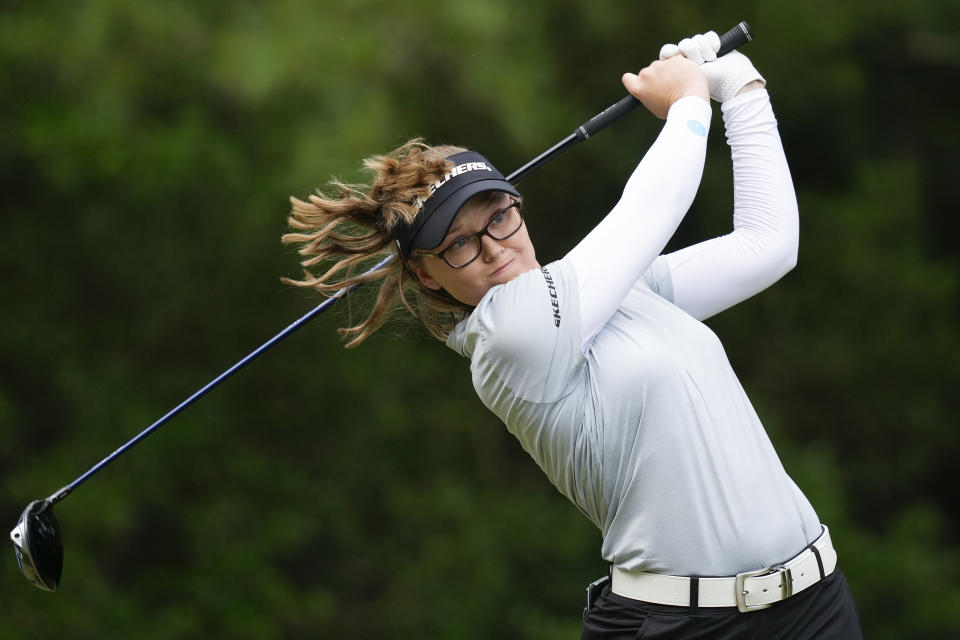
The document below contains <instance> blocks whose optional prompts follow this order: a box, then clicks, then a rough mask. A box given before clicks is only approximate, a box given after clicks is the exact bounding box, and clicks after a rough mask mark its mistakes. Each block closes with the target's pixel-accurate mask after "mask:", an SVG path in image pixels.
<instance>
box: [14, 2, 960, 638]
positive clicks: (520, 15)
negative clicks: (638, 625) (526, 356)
mask: <svg viewBox="0 0 960 640" xmlns="http://www.w3.org/2000/svg"><path fill="white" fill-rule="evenodd" d="M861 5H862V6H861ZM740 19H748V20H749V21H750V22H751V24H752V25H753V27H754V29H755V31H756V34H757V40H756V41H755V42H754V43H752V44H750V45H749V48H748V49H746V50H745V52H746V53H748V54H749V55H750V56H751V58H752V59H753V60H754V61H755V63H756V65H757V66H758V68H760V70H761V71H762V72H763V73H764V74H765V76H766V78H767V80H768V83H769V84H768V86H769V89H770V91H771V94H772V96H773V101H774V106H775V109H776V112H777V115H778V117H779V120H780V125H781V132H782V135H783V139H784V145H785V147H786V149H787V153H788V157H789V159H790V162H791V166H792V169H793V173H794V180H795V183H796V185H797V189H798V196H799V200H800V206H801V213H802V239H801V253H800V264H799V266H798V267H797V269H795V270H794V271H793V272H792V273H790V274H789V275H788V276H787V277H786V278H784V280H782V281H781V282H780V283H778V285H777V286H775V287H773V288H772V289H770V290H769V291H767V292H764V293H763V294H761V295H760V296H758V297H756V298H754V299H752V300H751V301H749V302H747V303H745V304H742V305H740V306H738V307H737V308H735V309H732V310H730V311H728V312H726V313H724V314H722V315H721V316H719V317H717V318H716V319H714V320H712V321H711V325H712V326H713V328H714V329H715V330H716V331H717V332H718V333H719V335H720V336H721V337H722V339H723V340H724V343H725V345H726V347H727V350H728V353H729V355H730V358H731V360H732V361H733V363H734V365H735V367H736V369H737V371H738V373H739V374H740V377H741V379H742V381H743V383H744V385H745V387H746V388H747V390H748V392H749V393H750V395H751V397H752V399H753V400H754V402H755V404H756V406H757V409H758V411H759V413H760V415H761V417H762V418H763V420H764V422H765V424H766V426H767V428H768V431H769V432H770V434H771V437H772V438H773V439H774V442H775V444H776V446H777V448H778V451H779V452H780V454H781V457H782V459H783V462H784V464H785V466H786V468H787V470H788V471H789V472H790V474H791V475H792V476H793V478H794V479H795V480H796V482H797V483H798V484H799V486H800V487H801V488H802V489H803V490H804V491H805V492H806V493H807V495H808V496H809V497H810V498H811V500H812V502H813V504H814V506H815V507H816V508H817V510H818V513H819V514H820V516H821V518H822V520H823V521H824V522H827V523H828V524H830V525H831V526H832V529H833V532H834V539H835V541H836V544H837V546H838V548H839V552H840V557H841V566H842V567H843V570H844V571H845V573H846V574H847V577H848V579H849V581H850V583H851V585H852V587H853V589H854V592H855V595H856V597H857V599H858V603H859V605H860V608H861V613H862V615H863V624H864V629H865V632H866V635H867V637H869V638H874V639H884V638H906V637H909V638H944V637H948V636H951V635H952V634H954V633H956V630H957V629H958V628H960V586H958V585H960V562H958V560H960V558H958V556H960V551H958V549H960V547H958V534H957V530H958V525H960V518H958V510H957V494H958V492H957V489H956V482H955V473H954V469H955V467H956V456H957V453H958V449H960V448H958V429H957V418H956V416H957V413H958V408H960V407H958V401H957V392H956V389H957V387H958V382H960V373H958V364H957V363H958V362H960V333H958V322H957V321H958V314H960V304H958V303H960V295H958V269H957V266H958V261H960V252H958V250H957V244H956V240H955V239H956V238H957V237H958V235H960V228H958V223H957V218H956V211H957V210H958V209H960V197H958V192H957V189H956V173H957V168H958V167H957V163H956V161H955V160H954V158H955V157H956V154H955V150H956V149H957V147H958V145H960V128H958V127H957V126H956V117H955V100H956V96H957V89H956V87H957V86H958V84H960V38H958V37H957V32H956V28H955V25H956V24H958V23H960V5H958V4H957V3H956V2H955V1H954V0H918V1H917V2H913V3H906V2H890V1H886V2H884V1H880V2H871V3H853V4H850V3H840V2H825V1H823V0H811V1H809V2H801V3H797V2H786V1H783V0H772V1H767V2H759V1H754V2H748V1H745V0H743V1H734V2H727V3H698V2H693V1H692V0H677V1H675V2H670V3H639V2H626V1H616V0H594V1H593V2H590V3H584V2H572V1H567V0H564V1H547V0H531V1H529V2H522V3H516V2H508V1H506V0H470V1H467V0H448V1H446V2H443V3H433V2H425V1H423V0H412V1H410V2H406V3H388V2H381V1H377V0H356V1H354V2H339V3H335V2H319V1H318V2H308V1H306V0H277V1H275V2H271V3H258V2H249V1H234V2H216V1H210V2H186V1H182V0H179V1H170V2H158V3H150V2H133V1H131V0H126V1H123V0H89V1H83V0H81V1H78V2H73V3H67V2H52V1H43V0H34V1H32V2H22V1H21V2H8V3H4V7H3V8H2V10H0V247H2V248H0V273H2V277H0V304H2V308H3V311H2V313H0V470H2V471H0V506H2V509H0V511H2V513H3V514H6V516H5V517H6V519H7V522H8V524H9V525H10V526H12V525H13V524H14V522H15V521H16V518H17V515H18V514H19V512H20V510H21V509H22V508H23V506H24V505H26V503H27V502H28V501H30V500H32V499H35V498H38V497H43V496H46V495H48V494H49V493H51V492H53V491H54V490H55V489H57V488H58V487H59V486H61V485H62V484H64V483H66V482H68V481H69V480H70V479H72V478H74V477H76V476H77V475H78V474H79V473H81V472H82V471H83V470H85V469H86V468H88V466H90V465H92V464H93V463H95V462H96V461H98V460H99V459H101V458H102V457H103V456H104V455H106V454H107V453H109V452H110V451H112V450H113V448H115V447H116V446H117V445H118V444H120V443H121V442H123V441H125V440H126V439H127V438H129V437H131V436H132V435H133V434H134V433H136V432H138V431H139V430H140V429H142V428H144V427H145V426H147V425H148V424H150V423H152V422H153V421H154V420H155V419H156V418H158V417H159V416H161V415H163V414H164V413H165V412H166V411H167V410H168V409H170V408H171V407H173V406H174V405H175V404H177V403H178V402H179V401H180V400H182V399H183V398H185V397H186V396H187V395H189V394H190V393H192V392H193V391H194V390H195V389H197V388H199V387H200V386H201V385H202V384H204V383H205V382H206V381H208V380H209V379H211V378H212V377H213V376H214V375H215V374H216V373H218V372H219V371H221V370H223V369H225V368H226V367H227V366H228V365H230V364H232V363H233V362H234V361H236V360H237V359H238V358H239V357H240V356H242V355H243V354H245V353H247V351H249V350H251V349H252V348H253V347H255V346H256V345H258V344H260V342H262V341H263V340H264V339H266V338H267V337H269V336H271V335H273V334H274V333H275V332H276V331H278V330H279V329H280V328H282V327H283V326H286V325H287V324H288V323H289V322H291V321H293V320H294V319H295V318H297V317H299V316H300V315H301V314H302V313H304V312H305V311H307V310H308V309H309V308H310V307H311V306H312V305H313V304H315V303H317V302H318V300H317V299H316V298H314V297H311V296H309V295H306V294H304V293H303V292H300V291H296V290H292V289H290V288H286V287H284V286H283V285H281V283H280V282H279V276H281V275H297V274H298V273H299V267H298V265H297V262H298V261H297V256H296V254H295V253H294V252H293V251H292V250H290V249H287V248H283V247H281V245H280V242H279V236H280V234H281V233H282V232H283V231H284V229H285V215H286V212H287V206H288V205H287V196H288V195H291V194H293V195H298V196H303V195H305V194H307V193H309V192H310V191H311V190H313V189H315V188H317V187H321V186H323V184H324V183H325V182H326V181H327V180H328V179H329V178H330V177H332V176H334V175H336V176H340V177H343V178H345V179H347V180H358V179H362V177H363V176H362V174H361V172H360V163H359V160H360V159H361V158H363V157H365V156H367V155H371V154H374V153H378V152H382V151H384V150H386V149H389V148H392V147H393V146H395V145H397V144H399V143H401V142H403V141H404V140H406V139H407V138H408V137H411V136H414V135H424V136H426V137H427V138H428V139H429V140H431V141H434V142H453V143H458V144H462V145H466V146H472V147H475V148H478V149H480V150H482V151H483V152H484V153H485V154H486V155H487V156H488V157H490V158H491V159H492V160H493V161H494V162H495V163H496V164H497V165H498V166H500V167H502V168H503V169H504V170H505V171H509V170H510V169H512V168H515V167H518V166H520V165H521V164H522V163H523V162H525V161H526V160H527V159H529V158H531V157H533V156H534V155H536V154H537V153H539V152H540V151H542V150H544V149H545V148H547V147H548V146H550V145H552V144H553V143H554V142H556V141H558V140H559V139H561V138H562V137H564V136H566V135H567V134H568V133H569V132H570V131H571V130H572V129H573V128H574V127H575V126H576V125H578V124H580V122H582V121H583V120H585V119H587V118H588V117H589V116H591V115H593V114H594V113H595V112H596V111H598V110H599V109H600V108H602V107H604V106H606V105H607V104H609V103H611V102H613V101H615V100H616V99H618V98H619V97H620V96H621V95H622V93H623V89H622V87H621V85H620V83H619V76H620V74H621V73H622V72H624V71H627V70H636V69H637V68H639V67H641V66H643V65H644V64H646V63H647V62H648V61H649V60H651V59H652V58H653V57H654V56H655V55H656V53H657V51H658V49H659V47H660V45H661V44H662V43H663V42H668V41H676V40H677V39H679V38H680V37H682V36H685V35H689V34H691V33H696V32H700V31H703V30H705V29H707V28H714V29H717V30H718V31H722V30H724V29H726V28H728V27H730V26H732V25H733V24H734V23H736V22H737V21H738V20H740ZM658 128H659V125H658V123H657V121H656V120H655V119H654V118H653V117H652V116H650V115H649V114H646V113H639V112H638V113H636V114H634V115H633V116H631V117H630V118H629V119H628V120H625V121H622V122H620V123H618V124H617V125H616V127H615V128H613V129H611V130H608V131H605V132H604V133H602V134H601V135H599V136H598V137H597V138H596V139H594V140H592V141H590V143H589V144H586V145H583V146H582V147H579V148H577V149H576V150H574V151H571V152H569V153H568V154H566V155H565V156H563V157H561V158H560V159H558V160H556V161H555V162H554V163H552V164H551V165H550V166H548V167H547V168H545V169H543V170H541V171H540V172H539V173H538V174H536V175H535V176H533V177H531V178H529V179H528V180H527V181H525V183H524V185H523V188H524V193H525V196H526V199H527V201H528V205H529V207H528V209H529V212H530V213H529V224H530V227H531V229H532V233H533V235H534V238H535V239H536V242H537V247H538V252H539V255H540V257H541V259H544V260H551V259H555V258H557V257H559V256H561V255H562V254H563V252H564V251H565V250H566V249H568V248H569V247H571V246H572V244H573V243H574V242H575V241H576V239H577V238H579V237H581V236H582V235H583V234H584V233H585V232H586V231H587V230H588V229H589V228H590V227H591V225H592V224H593V223H594V222H595V221H596V220H597V219H598V217H599V216H600V215H602V213H603V212H604V211H606V210H607V208H609V207H610V206H611V205H612V204H613V203H614V202H615V201H616V199H617V197H618V195H619V192H620V187H621V185H622V183H623V182H624V180H625V177H626V176H627V175H628V173H629V171H630V170H631V168H632V166H633V165H634V164H635V163H636V162H637V161H638V160H639V158H640V157H641V155H642V154H643V152H644V150H645V149H646V147H647V146H648V145H649V144H650V142H652V140H653V138H654V137H655V135H656V132H657V131H658ZM729 164H730V163H729V155H728V152H727V150H726V146H725V143H724V142H723V136H722V124H721V121H720V118H719V113H717V117H716V118H715V120H714V124H713V132H712V137H711V148H710V154H709V158H708V164H707V168H706V172H705V177H704V183H703V186H702V188H701V191H700V195H699V196H698V199H697V202H696V203H695V205H694V208H693V211H692V212H691V213H690V215H689V216H688V218H687V220H686V221H685V222H684V224H683V226H682V227H681V229H680V232H679V233H678V236H677V238H676V239H675V244H676V245H677V246H679V245H683V244H686V243H690V242H693V241H696V240H699V239H702V238H704V237H708V236H710V235H715V234H720V233H723V232H725V231H726V229H727V228H728V226H729V224H730V215H729V211H730V200H731V188H730V167H729ZM364 299H365V296H364V294H363V293H361V292H358V294H357V295H356V296H355V297H354V299H353V300H351V301H350V303H349V304H344V305H341V307H342V308H341V309H338V310H337V311H336V312H331V313H330V314H327V315H325V316H323V317H322V318H321V319H319V320H317V321H315V322H314V323H313V324H312V325H310V326H309V328H306V329H303V330H302V331H301V332H300V333H298V334H297V335H296V336H295V337H293V338H290V339H288V340H287V341H286V342H284V343H283V344H282V345H280V346H278V347H277V348H276V349H275V350H274V351H272V352H271V353H270V354H268V355H267V356H265V357H264V358H263V359H262V360H261V361H259V362H257V363H256V364H254V365H252V366H251V367H250V368H249V369H247V370H245V371H244V372H242V373H240V374H238V375H237V376H236V377H235V378H234V379H232V380H231V381H230V382H229V383H227V384H226V385H225V386H224V387H222V388H220V389H218V390H217V391H215V392H214V393H212V394H211V395H210V396H208V397H207V398H205V399H204V400H203V401H202V402H201V403H199V404H197V405H196V406H195V407H194V408H192V409H190V411H189V412H187V413H185V414H183V415H182V416H179V417H178V418H177V419H176V420H175V421H174V422H172V423H171V424H170V425H168V426H167V427H165V428H164V429H163V430H162V431H161V432H159V433H158V434H156V435H154V436H152V437H151V438H150V440H149V442H146V443H144V444H142V445H140V446H139V447H138V448H137V449H136V450H135V451H134V452H131V453H130V454H128V455H127V456H125V457H124V458H122V459H120V460H119V461H118V462H116V463H115V464H114V465H113V466H111V467H110V468H109V469H108V470H106V471H104V472H103V473H102V474H101V475H100V476H98V477H97V479H96V481H94V482H91V483H90V484H88V485H85V486H84V487H83V488H82V489H81V490H78V491H77V492H76V494H74V495H73V496H71V498H70V499H69V501H67V502H64V503H63V504H62V505H61V506H59V507H58V508H57V515H58V518H59V520H60V523H61V526H62V528H63V531H64V536H65V548H66V563H65V572H64V578H63V583H62V588H61V590H60V591H59V592H58V593H56V594H47V593H42V592H40V591H38V590H36V589H33V588H32V587H30V586H29V585H28V584H27V583H26V582H24V581H23V580H22V578H21V577H20V576H19V575H18V572H17V570H16V564H15V560H14V557H13V554H12V553H7V554H6V555H5V556H3V560H2V564H0V568H2V571H0V590H2V593H3V594H4V602H5V607H4V612H3V614H0V636H2V637H4V638H7V637H9V638H94V637H101V636H102V635H103V634H104V633H107V634H109V635H113V636H115V637H138V638H164V639H170V638H197V637H201V636H204V637H220V638H316V637H323V638H382V637H387V638H410V637H417V638H458V639H460V638H463V639H467V638H490V637H511V638H531V639H538V638H544V639H545V638H572V637H577V633H578V628H579V614H580V609H581V607H582V603H581V599H582V588H583V586H584V585H585V584H586V583H587V582H589V581H590V580H592V579H593V578H594V577H596V576H597V575H600V574H601V573H602V572H603V571H604V565H603V563H602V560H601V559H600V557H599V545H600V537H599V534H598V532H597V531H595V530H594V529H593V527H592V525H590V524H589V523H588V522H587V521H586V520H585V519H583V518H582V516H580V514H579V513H578V512H577V510H576V509H574V508H573V507H571V505H569V504H568V503H567V502H566V501H565V500H564V499H563V498H562V497H560V496H559V494H557V493H556V492H555V491H554V490H553V488H552V487H551V486H550V485H549V483H548V482H547V481H546V480H545V479H544V478H543V477H542V476H541V474H540V472H539V470H538V469H537V468H536V466H535V465H534V464H533V463H532V462H531V461H530V460H529V459H528V458H527V457H526V455H525V454H524V453H523V452H522V450H520V448H519V446H518V445H517V444H516V442H515V441H514V440H513V439H512V438H511V437H510V436H509V434H507V433H506V431H505V429H504V428H503V427H502V425H500V424H499V423H498V421H497V420H496V419H495V418H494V417H493V416H492V415H490V414H489V413H488V412H486V410H485V409H484V408H483V407H482V405H481V404H480V402H479V401H478V400H477V399H476V397H475V396H474V394H473V391H472V389H471V386H470V381H469V376H468V373H467V362H466V361H464V360H462V359H460V358H459V357H458V356H456V355H455V354H454V353H453V352H451V351H449V350H447V349H446V348H445V347H443V346H442V345H439V344H433V343H431V341H430V339H429V338H428V337H426V336H425V335H424V333H423V332H422V331H420V330H419V329H418V328H417V327H416V326H415V325H414V324H411V323H409V322H398V323H397V324H395V325H393V326H391V327H389V328H388V329H387V330H386V331H384V332H382V333H381V334H380V335H378V336H377V337H375V338H374V339H372V340H370V341H369V342H368V343H366V344H364V345H363V346H362V347H361V348H359V349H357V350H353V351H350V352H346V351H344V350H343V348H342V345H341V343H340V341H339V340H338V338H337V336H336V334H335V332H334V330H335V328H336V327H337V326H339V324H338V323H340V322H341V321H343V320H344V316H345V313H346V310H347V308H348V307H352V306H354V305H361V306H362V304H363V301H364Z"/></svg>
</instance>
